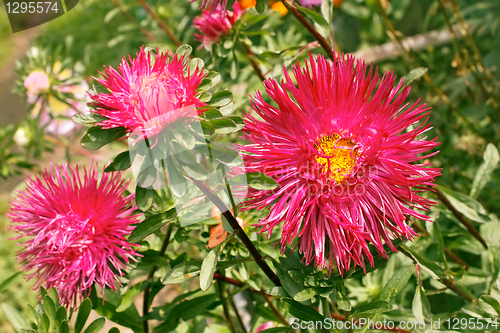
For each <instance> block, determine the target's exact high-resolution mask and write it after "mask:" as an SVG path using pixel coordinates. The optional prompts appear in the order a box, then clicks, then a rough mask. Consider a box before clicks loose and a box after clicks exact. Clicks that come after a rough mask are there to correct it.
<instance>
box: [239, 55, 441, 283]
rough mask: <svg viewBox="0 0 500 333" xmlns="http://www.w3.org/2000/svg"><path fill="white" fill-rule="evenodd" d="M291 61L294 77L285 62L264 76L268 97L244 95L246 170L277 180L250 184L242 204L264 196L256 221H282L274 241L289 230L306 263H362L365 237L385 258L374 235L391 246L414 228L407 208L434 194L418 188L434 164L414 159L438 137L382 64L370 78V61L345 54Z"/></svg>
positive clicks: (286, 238) (421, 205) (266, 224)
mask: <svg viewBox="0 0 500 333" xmlns="http://www.w3.org/2000/svg"><path fill="white" fill-rule="evenodd" d="M292 68H293V73H294V76H295V81H294V80H292V78H291V77H290V75H289V73H288V72H287V71H286V70H285V73H284V74H285V80H284V81H282V83H281V85H280V84H279V83H278V82H276V81H275V80H274V79H269V80H267V81H265V87H266V92H267V94H268V95H269V97H270V98H271V99H272V100H273V101H274V102H273V104H272V105H271V104H269V103H267V102H265V101H264V98H263V97H262V95H261V94H260V92H257V94H256V96H254V97H253V101H252V104H253V107H254V109H255V111H256V112H257V113H258V115H259V116H260V117H261V118H262V119H261V120H260V119H257V118H255V117H252V116H249V117H248V118H249V120H248V121H247V124H246V126H245V128H244V130H245V132H246V134H245V139H246V141H248V142H249V144H248V145H246V146H242V147H241V148H242V150H243V151H246V155H247V156H246V157H245V162H246V167H247V171H248V172H264V173H265V174H267V175H268V176H270V177H272V178H274V179H275V180H276V181H277V183H278V184H279V187H278V188H277V189H275V190H273V191H259V190H254V189H250V190H249V195H248V200H247V201H246V208H257V209H263V208H264V207H266V206H269V205H271V206H270V208H269V209H270V212H269V214H268V215H267V217H266V218H265V219H263V220H261V221H260V222H259V223H258V224H257V226H259V227H260V228H261V231H263V232H264V231H267V232H268V234H269V235H270V234H271V232H272V230H273V229H274V228H275V227H277V226H278V225H279V224H280V223H281V222H283V226H282V230H281V231H282V234H281V244H282V251H284V249H285V246H286V245H288V244H291V243H292V241H293V240H294V238H298V244H297V246H298V247H299V251H300V252H301V253H303V254H304V258H305V261H306V264H310V263H311V262H312V261H313V260H314V263H315V266H318V265H320V266H321V268H325V267H326V266H327V263H328V266H329V269H330V272H331V270H332V268H333V264H334V263H335V264H336V266H337V267H338V270H339V272H340V273H341V274H343V273H344V272H345V271H346V270H349V269H350V268H353V267H355V266H356V265H359V266H361V267H363V269H365V263H364V260H367V261H368V262H369V263H370V265H372V266H373V262H374V261H373V255H372V254H371V253H370V251H369V248H368V243H369V242H370V243H372V244H373V245H374V246H375V248H376V250H377V252H378V255H379V256H381V257H385V258H387V253H386V251H385V249H384V244H387V245H388V246H389V248H390V249H391V250H392V251H396V249H395V247H394V245H393V244H392V242H391V241H392V240H393V239H395V238H400V239H401V238H403V237H404V238H406V239H412V238H413V237H414V236H416V235H417V234H416V233H415V232H414V231H413V230H412V229H411V228H410V227H409V226H408V225H407V224H406V223H405V222H406V218H407V217H409V216H413V217H416V218H419V219H422V220H428V219H429V218H428V217H427V216H426V215H424V214H423V212H422V210H427V209H428V208H429V207H430V206H431V205H432V204H433V203H434V202H432V201H430V200H428V199H426V198H424V197H422V196H421V195H420V194H421V192H423V191H425V189H427V186H432V185H434V184H433V182H434V178H435V177H437V176H439V174H440V173H439V169H436V168H431V167H429V163H420V162H419V160H424V159H426V158H427V157H429V156H432V155H434V154H436V153H437V152H434V153H431V154H428V155H426V156H423V155H422V153H425V152H427V151H429V150H430V149H432V148H434V147H436V146H437V145H438V144H439V143H437V142H436V138H434V139H432V140H426V137H421V135H422V134H423V133H425V132H427V131H428V130H429V129H430V124H429V123H427V118H428V117H427V116H428V114H429V112H430V111H429V109H428V108H425V105H423V104H421V105H418V103H419V102H418V101H417V102H416V103H415V104H413V105H411V106H408V104H404V103H405V99H406V98H407V96H408V94H409V92H410V87H409V86H404V80H400V81H399V83H398V84H396V77H395V76H394V75H393V73H392V72H389V73H388V72H385V73H384V74H383V75H382V77H381V78H380V77H379V74H378V73H377V72H378V68H377V69H375V71H374V70H373V66H370V68H369V69H368V68H367V66H366V65H365V64H364V63H363V62H362V61H360V60H356V59H354V58H353V57H351V56H347V57H344V56H343V55H342V56H340V55H337V56H336V58H335V60H334V61H333V62H330V61H327V60H325V59H324V58H323V57H322V56H319V57H318V58H317V59H315V57H313V56H312V55H311V57H310V59H309V60H308V61H307V60H306V65H305V66H303V67H301V66H300V65H299V64H298V63H297V64H296V65H294V66H293V67H292ZM294 82H296V83H294ZM421 120H423V121H422V122H420V121H421ZM353 263H354V265H353Z"/></svg>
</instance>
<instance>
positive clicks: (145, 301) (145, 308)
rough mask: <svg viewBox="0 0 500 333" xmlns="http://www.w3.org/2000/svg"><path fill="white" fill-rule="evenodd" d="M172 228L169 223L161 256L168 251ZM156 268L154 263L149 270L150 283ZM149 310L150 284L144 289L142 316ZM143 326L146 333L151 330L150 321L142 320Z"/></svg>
mask: <svg viewBox="0 0 500 333" xmlns="http://www.w3.org/2000/svg"><path fill="white" fill-rule="evenodd" d="M172 229H173V225H172V224H169V225H168V226H167V233H166V235H165V239H164V240H163V243H162V245H161V249H160V252H158V256H159V257H163V256H164V255H165V252H166V251H167V247H168V243H169V242H170V236H171V235H172ZM156 269H158V266H156V265H153V266H152V267H151V269H150V270H149V273H148V277H147V278H146V281H147V282H146V283H149V282H148V281H149V280H150V279H152V278H153V276H154V274H155V272H156ZM148 311H149V285H148V286H147V287H146V290H144V297H143V303H142V316H143V317H145V316H146V315H147V314H148ZM142 325H143V328H144V333H148V332H149V325H148V321H147V320H144V321H143V322H142Z"/></svg>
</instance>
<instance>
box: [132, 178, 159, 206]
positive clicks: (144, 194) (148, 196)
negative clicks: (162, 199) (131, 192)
mask: <svg viewBox="0 0 500 333" xmlns="http://www.w3.org/2000/svg"><path fill="white" fill-rule="evenodd" d="M155 195H156V192H155V190H154V189H152V188H143V187H140V186H139V185H137V186H136V187H135V202H136V204H137V207H138V208H139V209H140V210H142V211H143V212H145V211H147V210H148V209H149V208H151V206H152V205H153V202H154V201H155Z"/></svg>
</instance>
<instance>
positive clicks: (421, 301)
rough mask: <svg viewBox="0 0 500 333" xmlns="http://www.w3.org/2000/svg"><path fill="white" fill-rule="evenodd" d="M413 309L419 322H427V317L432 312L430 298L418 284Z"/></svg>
mask: <svg viewBox="0 0 500 333" xmlns="http://www.w3.org/2000/svg"><path fill="white" fill-rule="evenodd" d="M412 311H413V315H414V316H415V319H417V321H419V322H425V318H427V317H428V316H429V313H430V305H429V300H428V299H427V296H426V295H425V293H424V292H423V290H422V287H421V286H420V285H417V289H416V290H415V296H413V302H412Z"/></svg>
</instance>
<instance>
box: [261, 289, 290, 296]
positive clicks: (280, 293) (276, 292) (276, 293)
mask: <svg viewBox="0 0 500 333" xmlns="http://www.w3.org/2000/svg"><path fill="white" fill-rule="evenodd" d="M266 294H268V295H271V296H276V297H289V296H290V295H288V293H287V292H286V291H285V288H283V287H272V288H271V289H269V290H268V291H266Z"/></svg>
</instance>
